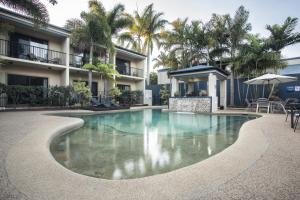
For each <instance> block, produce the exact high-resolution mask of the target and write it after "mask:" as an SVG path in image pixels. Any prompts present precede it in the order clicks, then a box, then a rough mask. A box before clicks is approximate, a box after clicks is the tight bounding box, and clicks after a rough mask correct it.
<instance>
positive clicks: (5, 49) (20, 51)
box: [0, 39, 67, 65]
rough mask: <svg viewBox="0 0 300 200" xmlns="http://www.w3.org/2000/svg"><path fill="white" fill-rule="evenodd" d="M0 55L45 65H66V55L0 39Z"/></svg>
mask: <svg viewBox="0 0 300 200" xmlns="http://www.w3.org/2000/svg"><path fill="white" fill-rule="evenodd" d="M0 55H4V56H8V57H13V58H21V59H25V60H32V61H39V62H45V63H52V64H59V65H65V64H66V55H67V54H66V53H64V52H60V51H56V50H51V49H46V48H42V47H37V46H34V45H28V44H24V43H19V42H13V41H9V40H3V39H0Z"/></svg>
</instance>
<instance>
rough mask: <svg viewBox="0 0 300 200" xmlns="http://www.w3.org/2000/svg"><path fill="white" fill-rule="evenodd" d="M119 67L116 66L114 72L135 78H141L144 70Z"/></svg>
mask: <svg viewBox="0 0 300 200" xmlns="http://www.w3.org/2000/svg"><path fill="white" fill-rule="evenodd" d="M127 69H128V71H127V70H126V68H124V67H121V66H116V70H117V71H118V72H119V74H121V75H128V76H135V77H143V76H144V70H143V69H139V68H135V67H129V68H127Z"/></svg>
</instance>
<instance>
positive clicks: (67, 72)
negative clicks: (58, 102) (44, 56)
mask: <svg viewBox="0 0 300 200" xmlns="http://www.w3.org/2000/svg"><path fill="white" fill-rule="evenodd" d="M63 51H64V53H65V55H66V59H65V61H66V63H65V66H66V69H65V71H64V72H63V74H62V76H63V77H62V85H63V86H69V85H70V69H69V64H70V38H69V37H68V38H66V39H65V41H64V45H63Z"/></svg>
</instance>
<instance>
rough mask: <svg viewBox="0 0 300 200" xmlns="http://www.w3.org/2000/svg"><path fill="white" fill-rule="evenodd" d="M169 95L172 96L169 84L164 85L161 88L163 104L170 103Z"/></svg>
mask: <svg viewBox="0 0 300 200" xmlns="http://www.w3.org/2000/svg"><path fill="white" fill-rule="evenodd" d="M169 97H170V91H169V90H168V88H167V86H165V85H164V86H163V88H162V89H161V90H160V99H161V101H162V104H163V105H167V104H168V102H169Z"/></svg>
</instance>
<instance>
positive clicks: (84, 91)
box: [73, 82, 92, 106]
mask: <svg viewBox="0 0 300 200" xmlns="http://www.w3.org/2000/svg"><path fill="white" fill-rule="evenodd" d="M73 87H74V92H75V94H76V96H77V99H78V102H79V103H80V104H81V106H85V105H88V104H89V101H90V99H91V97H92V93H91V91H90V89H89V87H87V86H86V84H85V82H76V83H74V85H73Z"/></svg>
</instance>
